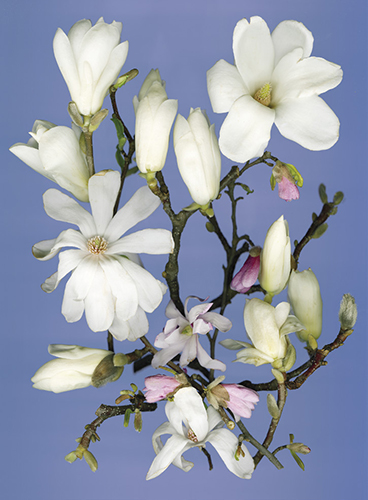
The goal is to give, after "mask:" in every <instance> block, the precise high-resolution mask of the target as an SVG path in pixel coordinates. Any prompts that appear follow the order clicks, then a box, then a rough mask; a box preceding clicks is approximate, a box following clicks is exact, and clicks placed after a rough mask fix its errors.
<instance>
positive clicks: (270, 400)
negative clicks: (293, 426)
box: [267, 393, 280, 418]
mask: <svg viewBox="0 0 368 500" xmlns="http://www.w3.org/2000/svg"><path fill="white" fill-rule="evenodd" d="M267 408H268V413H269V414H270V415H271V417H272V418H279V416H280V410H279V407H278V406H277V403H276V399H275V397H274V396H273V395H272V394H271V393H269V394H267Z"/></svg>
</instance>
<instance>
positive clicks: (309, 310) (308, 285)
mask: <svg viewBox="0 0 368 500" xmlns="http://www.w3.org/2000/svg"><path fill="white" fill-rule="evenodd" d="M288 300H289V302H290V304H291V307H292V308H293V311H294V314H295V315H296V317H297V318H298V319H299V320H300V321H301V322H302V323H303V325H304V327H305V329H304V330H303V331H301V332H298V333H297V336H298V338H299V339H300V340H302V341H306V340H308V336H309V335H312V336H313V337H314V338H315V339H318V337H319V336H320V335H321V332H322V308H323V306H322V297H321V291H320V288H319V283H318V280H317V278H316V275H315V274H314V272H313V271H312V269H310V268H309V269H305V270H304V271H302V272H299V271H294V270H293V271H291V274H290V279H289V284H288Z"/></svg>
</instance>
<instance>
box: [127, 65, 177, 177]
mask: <svg viewBox="0 0 368 500" xmlns="http://www.w3.org/2000/svg"><path fill="white" fill-rule="evenodd" d="M133 106H134V111H135V115H136V121H135V150H136V161H137V166H138V168H139V170H140V171H141V172H142V173H144V174H146V173H147V172H157V171H159V170H162V169H163V167H164V165H165V161H166V155H167V150H168V147H169V137H170V130H171V126H172V124H173V121H174V118H175V115H176V112H177V110H178V101H177V100H175V99H168V98H167V94H166V91H165V82H164V81H162V80H161V76H160V73H159V71H158V69H155V70H154V69H152V70H151V71H150V72H149V73H148V75H147V77H146V79H145V80H144V82H143V85H142V87H141V90H140V91H139V94H138V97H137V96H134V98H133Z"/></svg>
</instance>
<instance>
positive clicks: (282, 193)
mask: <svg viewBox="0 0 368 500" xmlns="http://www.w3.org/2000/svg"><path fill="white" fill-rule="evenodd" d="M279 197H280V198H281V199H282V200H285V201H291V200H299V189H298V187H297V186H296V185H295V184H294V183H293V182H291V181H289V180H288V179H287V178H286V177H283V178H282V181H281V182H279Z"/></svg>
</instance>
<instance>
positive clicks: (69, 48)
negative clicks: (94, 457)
mask: <svg viewBox="0 0 368 500" xmlns="http://www.w3.org/2000/svg"><path fill="white" fill-rule="evenodd" d="M122 28H123V25H122V24H121V23H117V22H115V21H113V22H112V23H111V24H107V23H105V22H104V19H103V17H100V19H99V20H98V21H97V23H96V24H95V25H94V26H92V23H91V21H90V20H89V19H82V20H81V21H78V22H77V23H75V24H73V26H72V27H71V28H70V30H69V33H68V35H66V34H65V33H64V31H63V30H61V29H60V28H58V30H57V31H56V34H55V37H54V54H55V59H56V62H57V63H58V66H59V69H60V71H61V74H62V75H63V77H64V80H65V82H66V84H67V86H68V89H69V92H70V95H71V98H72V101H74V102H75V103H76V105H77V107H78V111H79V113H80V114H82V115H85V116H91V115H94V114H95V113H96V112H97V111H98V110H99V109H101V107H102V103H103V100H104V98H105V96H106V94H107V91H108V89H109V87H110V86H111V85H112V84H113V83H114V82H115V80H116V79H117V77H118V76H119V73H120V70H121V68H122V67H123V64H124V63H125V59H126V57H127V54H128V45H129V44H128V42H123V43H119V42H120V34H121V30H122Z"/></svg>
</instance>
